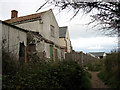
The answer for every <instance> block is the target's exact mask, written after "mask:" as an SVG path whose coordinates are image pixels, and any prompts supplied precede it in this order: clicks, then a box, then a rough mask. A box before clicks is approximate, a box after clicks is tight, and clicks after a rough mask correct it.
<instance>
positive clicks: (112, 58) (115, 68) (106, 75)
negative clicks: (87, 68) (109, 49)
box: [98, 53, 120, 88]
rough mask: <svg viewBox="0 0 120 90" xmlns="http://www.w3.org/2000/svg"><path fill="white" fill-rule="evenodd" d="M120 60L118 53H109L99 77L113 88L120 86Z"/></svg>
mask: <svg viewBox="0 0 120 90" xmlns="http://www.w3.org/2000/svg"><path fill="white" fill-rule="evenodd" d="M119 60H120V59H119V57H118V53H112V54H110V55H108V56H107V57H106V59H105V62H104V64H105V65H104V70H103V71H102V72H100V73H99V74H98V77H99V78H100V79H102V80H103V81H104V82H105V84H108V85H109V86H110V87H112V88H120V78H119V76H120V68H119V65H120V63H119Z"/></svg>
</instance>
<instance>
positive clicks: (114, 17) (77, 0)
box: [38, 0, 120, 35]
mask: <svg viewBox="0 0 120 90" xmlns="http://www.w3.org/2000/svg"><path fill="white" fill-rule="evenodd" d="M90 1H91V2H90ZM93 1H94V0H93ZM96 1H97V0H96ZM106 1H107V0H106ZM46 3H49V4H54V5H55V6H56V7H59V8H60V9H61V10H64V9H66V8H67V7H70V8H73V9H75V10H76V12H75V14H74V15H73V17H72V18H74V17H75V16H76V15H77V14H78V12H79V11H80V10H81V9H82V10H83V11H84V12H85V13H87V14H88V13H90V12H91V11H92V10H96V11H98V13H97V14H96V13H95V14H94V15H92V16H91V17H92V21H91V22H90V23H92V22H95V21H97V22H98V23H97V24H101V25H102V26H103V27H102V28H100V29H99V30H102V31H104V32H107V34H109V35H118V32H120V1H119V0H118V1H116V2H115V0H114V2H104V0H103V1H102V0H99V1H97V2H92V0H89V2H87V0H86V2H85V1H84V0H83V1H82V0H46ZM46 3H45V4H46ZM45 4H43V5H42V6H41V7H40V8H39V9H41V8H42V7H43V6H44V5H45ZM39 9H38V10H39Z"/></svg>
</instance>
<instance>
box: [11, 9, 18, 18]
mask: <svg viewBox="0 0 120 90" xmlns="http://www.w3.org/2000/svg"><path fill="white" fill-rule="evenodd" d="M17 17H18V11H16V10H12V11H11V18H17Z"/></svg>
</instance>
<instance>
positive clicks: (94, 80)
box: [89, 71, 109, 88]
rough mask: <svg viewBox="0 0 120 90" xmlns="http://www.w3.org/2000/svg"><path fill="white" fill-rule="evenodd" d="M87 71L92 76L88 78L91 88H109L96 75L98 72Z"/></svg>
mask: <svg viewBox="0 0 120 90" xmlns="http://www.w3.org/2000/svg"><path fill="white" fill-rule="evenodd" d="M89 73H90V74H91V75H92V78H91V80H90V81H91V85H92V88H109V87H108V86H106V85H105V84H104V83H103V82H102V81H101V80H100V79H99V78H98V77H97V74H98V72H91V71H89Z"/></svg>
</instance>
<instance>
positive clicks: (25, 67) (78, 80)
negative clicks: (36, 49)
mask: <svg viewBox="0 0 120 90" xmlns="http://www.w3.org/2000/svg"><path fill="white" fill-rule="evenodd" d="M6 60H7V59H6ZM9 60H11V59H9ZM4 61H5V60H4V58H3V63H4V64H5V65H6V62H4ZM11 62H13V60H11ZM7 64H8V66H7V68H5V69H4V72H3V76H2V77H3V89H4V88H9V89H13V88H15V89H26V88H30V89H36V88H51V89H52V88H62V89H67V88H70V89H80V88H90V81H89V77H88V76H89V75H88V73H87V72H85V71H84V70H83V68H82V67H81V66H80V65H79V64H78V63H77V62H74V61H61V62H57V63H52V64H51V63H49V62H43V61H42V62H29V63H27V64H22V65H21V64H19V65H15V64H14V65H13V66H14V67H11V66H10V65H9V64H11V63H9V62H7ZM16 67H18V68H16ZM10 68H11V69H10ZM15 68H16V69H15ZM14 69H15V71H14V72H15V73H14V74H13V73H11V71H12V70H14ZM6 71H8V72H9V73H6Z"/></svg>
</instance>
